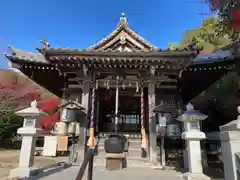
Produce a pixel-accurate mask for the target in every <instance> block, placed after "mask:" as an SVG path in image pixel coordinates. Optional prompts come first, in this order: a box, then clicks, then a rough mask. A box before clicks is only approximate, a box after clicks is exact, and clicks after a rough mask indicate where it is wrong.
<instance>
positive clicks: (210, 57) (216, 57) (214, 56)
mask: <svg viewBox="0 0 240 180" xmlns="http://www.w3.org/2000/svg"><path fill="white" fill-rule="evenodd" d="M235 58H236V56H233V55H232V53H231V51H229V50H225V51H217V52H215V53H211V54H199V55H198V56H197V57H196V58H195V59H193V61H192V64H193V65H200V64H210V63H218V62H223V61H229V60H233V59H235Z"/></svg>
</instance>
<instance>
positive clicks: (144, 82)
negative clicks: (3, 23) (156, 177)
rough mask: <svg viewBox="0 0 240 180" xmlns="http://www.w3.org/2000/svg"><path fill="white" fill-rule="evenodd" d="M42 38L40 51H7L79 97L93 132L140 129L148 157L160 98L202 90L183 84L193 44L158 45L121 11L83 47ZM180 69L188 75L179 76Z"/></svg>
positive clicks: (171, 101) (53, 86)
mask: <svg viewBox="0 0 240 180" xmlns="http://www.w3.org/2000/svg"><path fill="white" fill-rule="evenodd" d="M41 42H42V43H43V44H44V47H36V49H37V50H38V51H39V52H40V53H39V54H35V53H28V52H25V51H22V50H19V49H16V48H14V47H11V46H9V48H10V49H11V53H9V54H6V57H7V58H8V59H9V60H10V61H11V63H12V66H13V67H15V68H18V69H19V70H21V71H22V72H23V73H24V74H26V75H27V76H29V77H30V78H31V79H33V80H34V81H36V82H37V83H38V84H40V85H42V86H43V87H45V88H47V89H48V90H50V91H51V92H53V93H55V94H56V95H58V96H59V97H63V98H65V99H71V100H74V101H78V102H80V103H81V104H82V105H83V106H84V107H85V108H86V110H87V112H88V114H89V115H88V117H89V118H88V120H89V121H91V120H94V127H95V131H96V132H112V131H114V130H116V131H118V132H121V133H137V134H141V136H142V139H144V140H146V141H148V142H149V147H150V148H149V151H150V161H151V162H152V163H154V161H155V160H156V152H155V147H156V119H157V118H155V117H156V114H155V113H154V112H153V108H154V107H155V106H156V105H158V104H160V103H161V102H164V103H165V104H166V105H169V106H171V107H173V108H177V106H178V105H181V104H184V103H186V102H187V101H190V100H191V99H192V98H194V97H195V96H196V95H198V93H200V92H201V88H200V90H199V89H198V90H197V91H196V92H195V91H194V92H193V93H192V94H190V95H189V94H188V93H189V91H188V90H187V89H189V87H191V86H190V85H189V84H188V83H193V82H192V81H191V80H189V79H191V78H192V77H191V75H188V73H189V72H192V71H195V70H199V68H197V67H195V65H193V66H190V64H191V63H192V61H193V59H195V57H196V56H197V55H198V50H197V49H194V47H193V46H191V45H190V46H189V47H187V48H185V49H182V50H170V49H168V50H161V49H159V48H158V47H156V46H154V45H152V44H151V43H149V42H148V41H146V40H144V39H143V38H142V37H141V36H140V35H138V34H137V33H135V32H134V31H133V30H132V29H131V28H130V27H129V25H128V21H127V18H126V17H125V15H124V14H123V15H122V17H121V18H120V22H119V24H118V26H117V28H116V29H115V30H114V31H113V32H112V33H111V34H110V35H108V36H107V37H106V38H104V39H103V40H101V41H99V42H98V43H96V44H94V45H92V46H91V47H89V48H87V49H70V48H54V47H51V45H50V44H49V43H48V42H46V41H41ZM200 68H201V65H200ZM203 70H204V67H203ZM206 72H207V71H206ZM183 74H185V75H186V77H187V76H189V78H186V79H185V80H184V81H183V80H182V79H181V78H182V75H183ZM217 78H219V77H216V78H215V79H217ZM213 79H214V78H213ZM195 83H196V82H195ZM186 84H188V85H187V86H186ZM183 86H184V87H183ZM184 88H185V89H184ZM186 88H187V89H186ZM203 88H204V87H203ZM193 89H194V88H192V89H191V88H190V90H191V91H192V90H193ZM183 91H184V92H183ZM198 91H199V92H198ZM183 101H184V103H183ZM173 121H175V123H176V120H173ZM89 124H90V128H91V126H92V125H93V124H92V123H89ZM115 124H118V125H117V127H116V125H115Z"/></svg>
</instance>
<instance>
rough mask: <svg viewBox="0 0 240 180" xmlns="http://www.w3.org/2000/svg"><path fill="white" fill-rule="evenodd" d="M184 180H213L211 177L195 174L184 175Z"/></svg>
mask: <svg viewBox="0 0 240 180" xmlns="http://www.w3.org/2000/svg"><path fill="white" fill-rule="evenodd" d="M183 179H184V180H211V178H210V177H208V176H206V175H205V174H193V173H189V172H187V173H184V174H183Z"/></svg>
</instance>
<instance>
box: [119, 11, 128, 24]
mask: <svg viewBox="0 0 240 180" xmlns="http://www.w3.org/2000/svg"><path fill="white" fill-rule="evenodd" d="M120 24H125V25H127V24H128V21H127V17H126V14H125V13H122V15H121V17H120Z"/></svg>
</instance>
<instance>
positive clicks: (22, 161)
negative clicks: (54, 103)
mask: <svg viewBox="0 0 240 180" xmlns="http://www.w3.org/2000/svg"><path fill="white" fill-rule="evenodd" d="M16 114H18V115H20V116H22V117H24V118H25V119H24V124H23V127H21V128H19V129H18V131H17V133H18V134H20V135H21V136H22V146H21V151H20V157H19V164H18V167H17V168H16V169H13V170H12V171H11V172H10V178H13V177H18V178H23V177H29V176H31V174H32V173H35V172H36V171H37V169H36V168H34V167H33V162H34V152H35V145H36V136H37V134H39V133H40V131H41V129H38V125H39V118H40V117H42V116H45V115H46V114H45V113H43V112H42V111H41V110H39V109H38V108H37V102H36V101H34V102H32V103H31V107H30V108H26V109H23V110H21V111H18V112H16Z"/></svg>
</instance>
